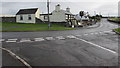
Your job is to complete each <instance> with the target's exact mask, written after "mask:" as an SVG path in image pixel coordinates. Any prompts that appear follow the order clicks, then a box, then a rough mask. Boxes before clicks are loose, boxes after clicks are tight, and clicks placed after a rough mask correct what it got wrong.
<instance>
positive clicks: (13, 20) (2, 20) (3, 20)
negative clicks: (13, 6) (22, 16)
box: [0, 17, 16, 23]
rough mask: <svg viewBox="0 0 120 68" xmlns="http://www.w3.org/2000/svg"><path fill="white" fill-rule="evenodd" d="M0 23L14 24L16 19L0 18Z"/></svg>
mask: <svg viewBox="0 0 120 68" xmlns="http://www.w3.org/2000/svg"><path fill="white" fill-rule="evenodd" d="M0 20H1V21H0V22H12V23H14V22H16V17H0Z"/></svg>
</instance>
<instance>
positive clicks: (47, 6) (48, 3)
mask: <svg viewBox="0 0 120 68" xmlns="http://www.w3.org/2000/svg"><path fill="white" fill-rule="evenodd" d="M47 10H48V28H50V26H51V24H50V17H49V0H47Z"/></svg>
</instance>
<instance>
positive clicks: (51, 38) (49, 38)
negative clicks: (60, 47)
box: [45, 37, 55, 40]
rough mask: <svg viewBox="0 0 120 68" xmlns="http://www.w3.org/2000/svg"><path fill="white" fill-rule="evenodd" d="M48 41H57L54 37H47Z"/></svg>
mask: <svg viewBox="0 0 120 68" xmlns="http://www.w3.org/2000/svg"><path fill="white" fill-rule="evenodd" d="M45 39H46V40H55V39H54V38H53V37H46V38H45Z"/></svg>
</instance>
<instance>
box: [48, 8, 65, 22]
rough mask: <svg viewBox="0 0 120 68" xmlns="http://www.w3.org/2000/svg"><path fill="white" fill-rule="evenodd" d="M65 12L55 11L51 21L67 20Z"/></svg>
mask: <svg viewBox="0 0 120 68" xmlns="http://www.w3.org/2000/svg"><path fill="white" fill-rule="evenodd" d="M65 19H66V16H65V12H64V11H63V10H59V11H53V12H52V15H51V16H50V22H66V20H65Z"/></svg>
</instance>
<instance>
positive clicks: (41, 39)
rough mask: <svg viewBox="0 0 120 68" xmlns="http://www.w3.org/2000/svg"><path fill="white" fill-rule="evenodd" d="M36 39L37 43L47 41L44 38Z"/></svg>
mask: <svg viewBox="0 0 120 68" xmlns="http://www.w3.org/2000/svg"><path fill="white" fill-rule="evenodd" d="M34 39H35V41H44V40H45V39H43V38H34Z"/></svg>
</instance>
